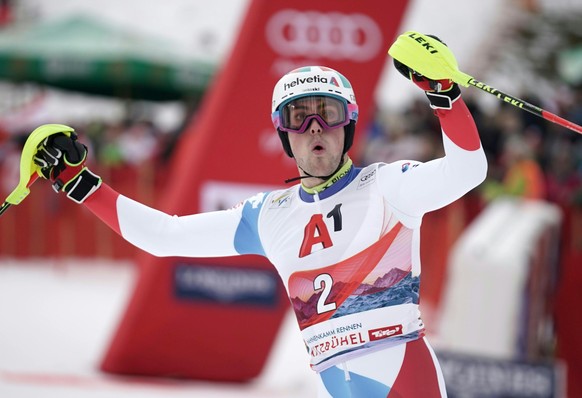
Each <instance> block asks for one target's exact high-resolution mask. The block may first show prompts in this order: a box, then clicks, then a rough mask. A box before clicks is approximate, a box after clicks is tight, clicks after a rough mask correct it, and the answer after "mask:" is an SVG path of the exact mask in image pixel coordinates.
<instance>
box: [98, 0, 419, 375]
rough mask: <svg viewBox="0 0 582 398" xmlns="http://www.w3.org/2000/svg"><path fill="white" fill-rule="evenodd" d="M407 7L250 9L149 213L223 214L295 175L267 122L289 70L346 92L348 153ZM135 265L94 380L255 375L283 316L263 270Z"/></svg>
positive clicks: (253, 261)
mask: <svg viewBox="0 0 582 398" xmlns="http://www.w3.org/2000/svg"><path fill="white" fill-rule="evenodd" d="M407 3H408V2H407V1H406V0H398V1H390V2H388V1H384V0H375V1H361V2H354V1H338V0H320V1H317V2H315V1H312V0H296V1H293V2H283V1H270V0H254V1H252V2H251V3H250V5H249V8H248V10H247V15H246V19H245V20H244V23H243V24H242V27H241V30H240V33H239V35H238V38H237V41H236V45H235V46H234V49H233V52H232V54H231V56H230V58H229V59H228V60H227V62H226V63H225V65H224V67H223V68H222V70H221V71H220V72H219V73H218V75H217V76H216V78H215V81H214V84H213V86H212V88H211V90H210V91H209V92H208V94H207V96H206V98H205V100H204V103H203V104H202V106H201V107H200V109H199V110H198V114H197V115H196V117H194V120H195V122H194V123H193V124H192V125H190V126H189V127H188V128H187V130H186V131H185V133H184V135H183V137H182V138H181V140H180V142H179V145H178V149H177V152H176V154H175V157H174V159H173V164H172V168H171V172H170V173H169V174H168V176H169V178H170V179H171V180H170V182H169V184H168V187H167V190H166V194H165V196H164V197H163V199H162V201H161V202H160V204H159V208H160V209H162V210H164V211H167V212H168V213H172V214H179V215H183V214H190V213H197V212H201V211H210V210H218V209H223V208H228V207H230V206H232V205H234V204H236V203H237V202H238V201H240V200H242V199H244V198H246V197H249V196H251V195H253V194H255V193H257V192H259V191H264V190H270V189H273V188H276V187H281V186H282V185H283V181H284V180H285V179H286V178H289V177H294V176H296V175H297V169H296V166H295V163H294V161H293V160H292V159H289V158H288V157H287V156H286V155H285V154H284V152H283V150H282V147H281V143H280V141H279V137H278V135H277V134H276V132H275V130H274V128H273V126H272V124H271V119H270V112H271V96H272V90H273V87H274V85H275V83H276V82H277V80H278V79H279V78H280V77H281V76H282V75H283V74H285V73H287V72H288V71H290V70H292V69H294V68H297V67H299V66H305V65H324V66H328V67H331V68H333V69H337V70H338V71H340V72H341V73H342V74H343V75H345V76H346V77H347V78H348V79H349V80H350V81H351V83H352V85H353V87H354V90H355V93H356V98H357V101H358V105H359V108H360V119H359V121H358V125H357V126H356V146H357V141H358V139H360V138H362V136H363V135H364V133H365V128H366V124H367V122H368V121H369V119H370V117H371V116H373V115H372V114H371V112H372V111H373V109H374V91H375V88H376V84H377V82H378V79H379V76H380V73H381V71H382V69H383V66H384V64H385V62H387V60H388V56H387V51H388V47H389V46H390V44H391V43H392V42H393V40H394V38H395V37H396V35H397V34H398V28H399V25H400V22H401V19H402V16H403V13H404V10H405V7H406V5H407ZM217 239H220V237H217ZM192 244H193V245H195V244H196V242H195V241H193V242H192ZM139 263H140V266H141V269H140V271H141V273H140V278H139V281H138V284H137V286H136V290H135V292H134V295H133V297H132V299H131V301H130V304H129V307H128V309H127V312H126V314H125V316H124V318H123V320H122V322H121V324H120V326H119V328H118V330H117V333H116V335H115V337H114V339H113V342H112V344H111V346H110V348H109V351H108V352H107V355H106V357H105V359H104V361H103V364H102V368H103V369H104V370H106V371H109V372H115V373H129V374H146V375H168V374H169V375H174V376H181V377H191V378H202V379H214V380H246V379H249V378H252V377H254V376H256V375H257V374H258V373H259V372H260V371H261V369H262V367H263V365H264V362H265V360H266V357H267V355H268V353H269V351H270V349H271V345H272V343H273V340H274V338H275V336H276V333H277V331H278V328H279V325H280V322H281V319H282V317H283V315H284V314H285V312H286V311H287V308H288V304H287V303H288V298H287V295H286V293H285V292H284V291H283V288H282V285H281V284H280V283H279V282H278V280H277V275H276V273H275V271H274V269H273V267H272V266H271V265H270V264H269V263H268V262H267V261H266V260H264V259H263V258H259V257H254V256H242V257H236V258H224V259H181V258H171V259H157V258H153V257H150V256H147V255H140V256H139ZM233 292H234V293H233Z"/></svg>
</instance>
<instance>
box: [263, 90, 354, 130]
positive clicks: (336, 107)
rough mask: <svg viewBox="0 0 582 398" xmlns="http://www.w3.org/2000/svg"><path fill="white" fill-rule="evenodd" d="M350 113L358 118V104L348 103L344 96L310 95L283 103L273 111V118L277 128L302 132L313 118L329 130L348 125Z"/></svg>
mask: <svg viewBox="0 0 582 398" xmlns="http://www.w3.org/2000/svg"><path fill="white" fill-rule="evenodd" d="M350 115H352V118H353V119H354V120H355V119H357V115H358V106H357V105H356V104H348V102H347V101H346V100H345V99H343V98H336V97H330V96H326V95H316V96H313V95H310V96H305V97H300V98H296V99H293V100H291V101H289V102H287V103H283V104H281V106H280V107H279V110H277V111H275V112H273V114H272V115H271V119H272V121H273V124H274V125H275V128H277V129H280V130H282V131H286V132H288V133H296V134H302V133H304V132H305V131H306V130H307V128H308V127H309V125H310V124H311V121H312V120H313V119H315V120H317V121H318V123H319V124H320V125H321V127H323V129H324V130H328V129H332V128H338V127H343V126H346V125H347V124H348V123H349V122H350Z"/></svg>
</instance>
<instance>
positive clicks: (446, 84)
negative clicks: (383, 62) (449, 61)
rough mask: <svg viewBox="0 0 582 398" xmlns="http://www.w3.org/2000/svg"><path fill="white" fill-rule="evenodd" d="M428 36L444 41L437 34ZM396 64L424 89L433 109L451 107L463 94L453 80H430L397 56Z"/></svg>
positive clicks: (399, 70)
mask: <svg viewBox="0 0 582 398" xmlns="http://www.w3.org/2000/svg"><path fill="white" fill-rule="evenodd" d="M427 36H429V37H432V38H433V39H436V40H438V41H440V42H441V43H443V41H442V40H441V39H439V38H438V37H436V36H433V35H427ZM443 44H445V43H443ZM445 45H446V44H445ZM394 66H395V67H396V70H397V71H398V72H400V74H402V76H404V77H406V78H407V79H409V80H411V81H412V82H413V83H414V84H416V85H417V86H418V87H420V88H421V89H422V90H424V92H425V94H426V96H427V97H428V100H429V101H430V106H431V108H433V109H451V108H452V106H453V102H454V101H455V100H456V99H457V98H459V97H460V96H461V89H460V88H459V85H458V84H457V83H455V82H453V81H452V80H448V79H447V80H430V79H428V78H426V77H424V76H422V75H421V74H419V73H417V72H415V71H414V70H412V69H411V68H409V67H408V66H406V65H404V64H403V63H402V62H400V61H397V60H396V59H395V58H394Z"/></svg>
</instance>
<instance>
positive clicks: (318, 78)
mask: <svg viewBox="0 0 582 398" xmlns="http://www.w3.org/2000/svg"><path fill="white" fill-rule="evenodd" d="M334 80H335V79H334ZM305 83H328V80H327V77H321V76H320V75H315V76H311V77H304V78H301V77H297V78H295V80H293V81H291V82H289V83H285V84H284V85H283V90H287V89H291V88H293V87H297V86H299V85H300V84H305ZM335 85H337V82H335Z"/></svg>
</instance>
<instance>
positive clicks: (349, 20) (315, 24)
mask: <svg viewBox="0 0 582 398" xmlns="http://www.w3.org/2000/svg"><path fill="white" fill-rule="evenodd" d="M266 35H267V42H268V43H269V45H270V46H271V48H272V49H273V50H274V51H275V52H276V53H278V54H280V55H284V56H288V57H293V56H303V57H308V58H320V57H322V58H329V59H334V60H339V59H351V60H353V61H359V62H364V61H368V60H370V59H371V58H373V57H374V56H376V54H378V51H380V48H381V46H382V32H381V31H380V28H379V27H378V25H377V24H376V22H374V20H372V19H371V18H370V17H368V16H367V15H363V14H342V13H339V12H330V13H322V12H317V11H305V12H301V11H296V10H281V11H279V12H277V13H276V14H274V15H273V16H272V17H271V19H270V20H269V21H268V22H267V26H266Z"/></svg>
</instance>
